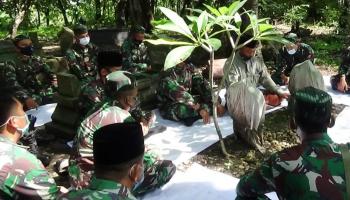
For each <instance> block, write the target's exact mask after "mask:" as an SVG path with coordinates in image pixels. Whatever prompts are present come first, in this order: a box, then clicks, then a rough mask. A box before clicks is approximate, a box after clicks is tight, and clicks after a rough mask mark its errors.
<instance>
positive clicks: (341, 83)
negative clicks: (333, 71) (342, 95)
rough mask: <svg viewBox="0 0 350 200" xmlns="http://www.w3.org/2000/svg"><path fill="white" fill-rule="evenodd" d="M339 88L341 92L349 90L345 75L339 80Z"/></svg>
mask: <svg viewBox="0 0 350 200" xmlns="http://www.w3.org/2000/svg"><path fill="white" fill-rule="evenodd" d="M337 89H338V91H339V92H346V91H347V90H348V84H347V83H346V80H345V77H342V78H341V79H340V80H339V83H338V85H337Z"/></svg>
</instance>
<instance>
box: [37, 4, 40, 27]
mask: <svg viewBox="0 0 350 200" xmlns="http://www.w3.org/2000/svg"><path fill="white" fill-rule="evenodd" d="M36 14H37V17H38V24H37V27H38V28H39V27H40V25H41V18H40V10H39V9H38V8H37V9H36Z"/></svg>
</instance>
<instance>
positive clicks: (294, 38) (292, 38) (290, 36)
mask: <svg viewBox="0 0 350 200" xmlns="http://www.w3.org/2000/svg"><path fill="white" fill-rule="evenodd" d="M285 38H286V39H287V40H288V41H290V42H292V43H295V42H296V41H297V40H298V35H297V34H295V33H288V34H287V35H286V36H285Z"/></svg>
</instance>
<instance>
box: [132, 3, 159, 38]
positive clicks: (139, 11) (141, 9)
mask: <svg viewBox="0 0 350 200" xmlns="http://www.w3.org/2000/svg"><path fill="white" fill-rule="evenodd" d="M151 4H152V2H151V0H129V1H128V14H129V15H128V17H129V20H130V22H131V24H133V25H136V24H137V25H141V26H143V27H144V28H145V29H146V32H150V31H151V29H152V24H151V21H152V19H153V12H152V8H151Z"/></svg>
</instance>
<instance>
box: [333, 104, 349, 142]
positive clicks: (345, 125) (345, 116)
mask: <svg viewBox="0 0 350 200" xmlns="http://www.w3.org/2000/svg"><path fill="white" fill-rule="evenodd" d="M349 119H350V107H345V108H344V110H343V111H342V112H341V113H339V115H338V117H337V119H336V121H335V125H334V127H333V128H330V129H328V134H329V136H330V137H331V138H332V140H333V141H334V142H336V143H347V142H350V123H349Z"/></svg>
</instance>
